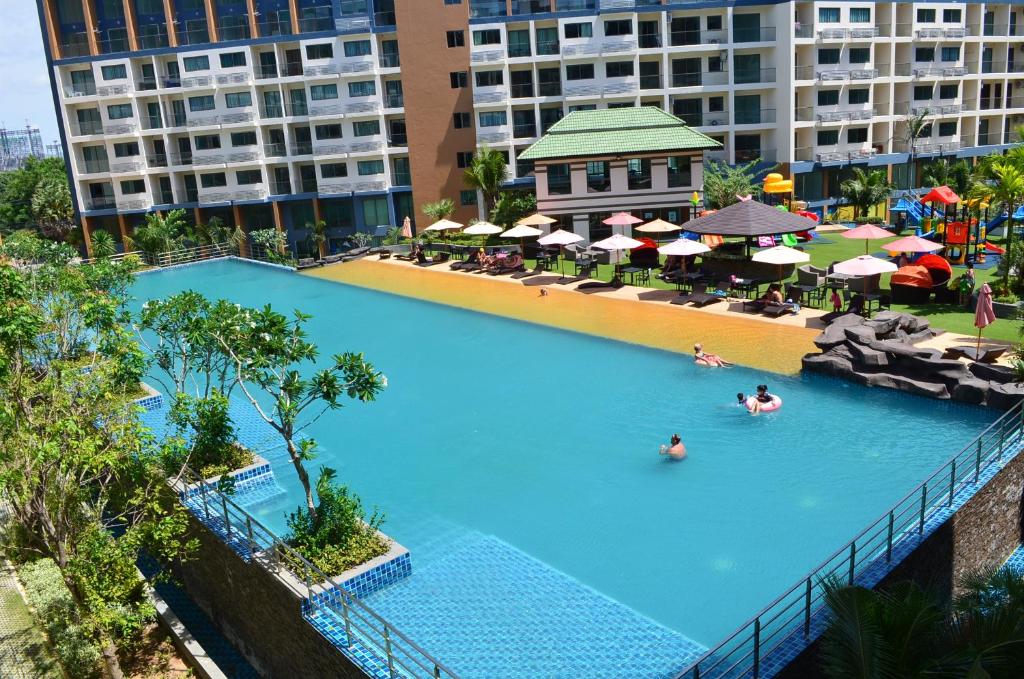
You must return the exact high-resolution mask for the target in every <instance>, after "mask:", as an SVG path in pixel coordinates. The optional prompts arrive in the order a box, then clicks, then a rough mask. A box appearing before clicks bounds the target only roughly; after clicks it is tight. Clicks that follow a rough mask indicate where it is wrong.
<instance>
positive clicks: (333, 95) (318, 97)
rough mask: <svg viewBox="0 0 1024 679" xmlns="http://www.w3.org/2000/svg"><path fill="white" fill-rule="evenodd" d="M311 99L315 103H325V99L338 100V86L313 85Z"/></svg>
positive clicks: (310, 90) (310, 89)
mask: <svg viewBox="0 0 1024 679" xmlns="http://www.w3.org/2000/svg"><path fill="white" fill-rule="evenodd" d="M309 97H310V99H312V100H313V101H323V100H324V99H337V98H338V86H337V85H333V84H332V85H311V86H310V88H309Z"/></svg>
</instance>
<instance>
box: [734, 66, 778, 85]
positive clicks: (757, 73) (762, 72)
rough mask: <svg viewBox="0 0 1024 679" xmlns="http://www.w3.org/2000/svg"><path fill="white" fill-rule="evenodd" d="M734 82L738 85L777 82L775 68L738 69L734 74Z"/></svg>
mask: <svg viewBox="0 0 1024 679" xmlns="http://www.w3.org/2000/svg"><path fill="white" fill-rule="evenodd" d="M733 82H734V83H736V84H737V85H751V84H756V83H773V82H775V69H774V68H751V69H746V68H743V69H738V70H737V71H736V72H735V73H734V74H733Z"/></svg>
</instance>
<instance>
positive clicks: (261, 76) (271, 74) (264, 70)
mask: <svg viewBox="0 0 1024 679" xmlns="http://www.w3.org/2000/svg"><path fill="white" fill-rule="evenodd" d="M276 77H277V65H276V64H260V65H259V66H257V67H256V79H257V80H266V79H267V78H276Z"/></svg>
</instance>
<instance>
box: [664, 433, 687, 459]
mask: <svg viewBox="0 0 1024 679" xmlns="http://www.w3.org/2000/svg"><path fill="white" fill-rule="evenodd" d="M669 443H670V444H671V445H668V446H666V445H665V444H664V443H663V444H661V448H659V449H658V454H659V455H668V456H669V457H671V458H672V459H673V460H682V459H683V458H684V457H686V446H684V445H683V440H682V439H680V438H679V434H672V438H671V439H669Z"/></svg>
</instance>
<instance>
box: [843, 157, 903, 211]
mask: <svg viewBox="0 0 1024 679" xmlns="http://www.w3.org/2000/svg"><path fill="white" fill-rule="evenodd" d="M892 188H893V185H892V183H891V182H890V181H889V179H888V177H886V174H885V171H884V170H872V171H871V172H865V171H864V170H863V169H861V168H859V167H855V168H853V176H852V177H850V178H849V179H847V180H846V181H844V182H843V183H842V184H840V185H839V189H840V190H841V191H842V194H843V198H845V199H846V202H847V203H849V204H850V205H852V206H853V221H857V218H858V217H860V215H861V214H865V215H866V214H867V213H868V211H870V210H871V208H872V206H875V205H878V204H879V203H881V202H883V201H885V200H888V198H889V192H890V191H892Z"/></svg>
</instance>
